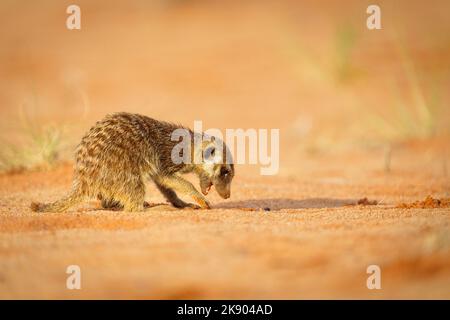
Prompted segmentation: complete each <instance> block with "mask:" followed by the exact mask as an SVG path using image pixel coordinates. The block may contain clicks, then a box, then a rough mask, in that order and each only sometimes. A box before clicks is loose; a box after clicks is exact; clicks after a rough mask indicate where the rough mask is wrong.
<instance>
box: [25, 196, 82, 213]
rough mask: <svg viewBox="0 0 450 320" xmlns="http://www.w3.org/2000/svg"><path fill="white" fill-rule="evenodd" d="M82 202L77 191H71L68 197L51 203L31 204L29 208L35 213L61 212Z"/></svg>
mask: <svg viewBox="0 0 450 320" xmlns="http://www.w3.org/2000/svg"><path fill="white" fill-rule="evenodd" d="M82 200H83V197H82V196H81V195H80V194H79V193H78V192H77V191H72V192H71V193H70V194H69V195H68V196H66V197H64V198H62V199H60V200H57V201H55V202H52V203H39V202H32V203H31V205H30V208H31V210H32V211H35V212H62V211H65V210H67V209H69V208H70V207H72V206H74V205H76V204H78V203H80V202H81V201H82Z"/></svg>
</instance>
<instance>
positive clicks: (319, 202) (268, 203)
mask: <svg viewBox="0 0 450 320" xmlns="http://www.w3.org/2000/svg"><path fill="white" fill-rule="evenodd" d="M356 204H358V200H355V199H330V198H309V199H301V200H298V199H286V198H280V199H250V200H241V201H231V202H222V203H219V204H216V205H215V206H214V208H217V209H243V208H252V209H264V208H269V209H270V210H280V209H312V208H316V209H319V208H337V207H344V206H349V205H356Z"/></svg>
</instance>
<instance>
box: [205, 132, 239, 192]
mask: <svg viewBox="0 0 450 320" xmlns="http://www.w3.org/2000/svg"><path fill="white" fill-rule="evenodd" d="M214 142H215V143H216V144H214ZM221 143H222V142H221V141H220V140H218V139H213V142H212V143H205V145H204V146H203V148H204V150H203V152H204V154H203V155H204V160H205V161H204V162H203V165H202V170H203V174H201V175H200V188H201V191H202V193H203V194H204V195H207V194H208V192H209V191H210V190H211V187H212V186H214V188H215V189H216V191H217V193H218V194H219V195H220V196H221V197H222V198H224V199H228V198H229V197H230V196H231V181H232V180H233V177H234V165H233V163H227V160H231V162H232V159H231V156H230V155H229V154H228V155H227V153H229V150H228V148H227V147H226V146H220V144H221ZM218 145H219V147H217V146H218Z"/></svg>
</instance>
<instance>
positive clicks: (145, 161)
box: [31, 112, 234, 212]
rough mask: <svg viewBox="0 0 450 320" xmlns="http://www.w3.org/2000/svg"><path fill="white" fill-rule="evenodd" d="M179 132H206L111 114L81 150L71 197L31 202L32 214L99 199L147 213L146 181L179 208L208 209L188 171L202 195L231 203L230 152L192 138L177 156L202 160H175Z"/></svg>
mask: <svg viewBox="0 0 450 320" xmlns="http://www.w3.org/2000/svg"><path fill="white" fill-rule="evenodd" d="M180 129H181V130H184V131H185V132H187V133H188V134H190V135H191V136H192V137H194V136H195V135H197V136H198V135H200V136H201V137H203V134H202V133H194V132H193V131H192V130H190V129H188V128H184V127H181V126H178V125H175V124H172V123H167V122H162V121H157V120H154V119H151V118H149V117H146V116H143V115H139V114H131V113H125V112H122V113H115V114H111V115H107V116H106V117H105V118H104V119H103V120H101V121H98V122H97V123H96V124H95V125H94V126H93V127H92V128H91V129H90V130H89V131H88V132H87V133H86V135H85V136H84V137H83V138H82V140H81V143H80V144H79V145H78V147H77V150H76V153H75V155H76V159H75V161H76V163H75V171H74V181H73V185H72V189H71V191H70V192H69V194H68V195H67V196H66V197H64V198H62V199H61V200H58V201H56V202H53V203H49V204H44V203H35V202H33V203H32V204H31V209H32V210H33V211H40V212H45V211H48V212H61V211H65V210H67V209H68V208H70V207H72V206H74V205H76V204H78V203H80V202H82V201H84V200H87V199H92V198H97V199H99V200H101V203H102V207H103V208H106V209H114V208H121V209H123V210H125V211H143V210H144V197H145V182H146V181H147V180H152V181H153V182H154V183H155V184H156V186H157V187H158V189H159V191H161V193H162V194H163V195H164V197H165V198H166V199H167V200H168V201H169V202H170V203H171V204H172V205H173V206H175V207H177V208H194V209H198V208H204V209H209V208H210V205H209V203H208V201H207V200H206V199H205V197H204V196H203V195H202V194H201V193H200V192H198V191H197V190H196V189H195V187H194V186H193V185H192V184H191V183H190V182H189V181H187V180H185V179H183V178H182V177H181V176H180V174H185V173H190V172H193V173H195V174H197V176H198V177H199V179H200V188H201V191H202V193H203V194H204V195H206V194H207V193H208V191H209V189H210V188H211V186H214V187H215V189H216V191H217V192H218V194H219V195H220V196H221V197H222V198H225V199H226V198H229V197H230V186H231V181H232V179H233V177H234V165H233V164H232V163H231V162H232V161H225V160H226V159H227V160H229V159H230V156H229V150H228V148H227V147H226V146H225V145H224V144H223V142H222V146H223V148H217V144H216V143H215V142H217V141H214V139H209V140H203V139H200V143H195V140H196V139H190V140H189V143H187V144H186V145H185V147H186V148H185V149H182V150H181V151H179V152H178V151H177V152H175V153H176V154H177V153H180V155H181V156H182V157H183V159H185V158H186V156H187V155H189V157H193V158H194V159H200V161H174V157H173V155H174V151H173V150H174V148H175V147H176V146H177V145H179V144H180V143H179V141H174V140H173V139H172V133H173V132H174V131H175V130H180ZM220 149H221V150H220ZM183 153H184V154H183ZM212 159H214V160H212ZM217 159H218V160H217ZM228 162H230V163H228ZM177 194H183V195H188V196H190V197H191V198H192V199H193V200H194V201H195V202H196V203H197V204H191V203H186V202H184V201H183V200H181V199H180V198H179V197H178V196H177Z"/></svg>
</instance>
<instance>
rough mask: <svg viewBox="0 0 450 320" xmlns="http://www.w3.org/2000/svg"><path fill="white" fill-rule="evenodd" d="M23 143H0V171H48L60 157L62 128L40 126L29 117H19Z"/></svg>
mask: <svg viewBox="0 0 450 320" xmlns="http://www.w3.org/2000/svg"><path fill="white" fill-rule="evenodd" d="M20 120H21V121H20V122H19V124H20V128H21V134H22V135H23V142H20V143H13V142H8V141H2V148H1V149H0V171H11V170H12V171H14V170H24V169H34V168H40V169H48V168H50V167H52V166H53V165H54V164H55V163H56V162H57V160H58V159H59V157H60V153H61V150H62V149H63V132H64V128H63V127H58V126H55V125H40V124H38V123H36V122H33V121H32V120H30V118H29V117H26V116H21V117H20Z"/></svg>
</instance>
